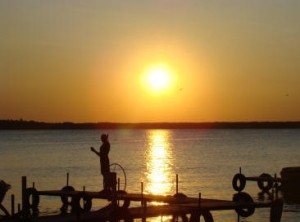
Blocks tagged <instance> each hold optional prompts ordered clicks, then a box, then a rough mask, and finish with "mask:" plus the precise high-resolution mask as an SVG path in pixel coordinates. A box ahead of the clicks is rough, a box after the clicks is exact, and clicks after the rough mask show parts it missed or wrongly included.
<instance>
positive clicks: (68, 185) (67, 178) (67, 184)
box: [67, 173, 69, 186]
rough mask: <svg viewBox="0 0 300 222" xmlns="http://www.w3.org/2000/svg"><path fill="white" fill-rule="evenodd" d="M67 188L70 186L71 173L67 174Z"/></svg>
mask: <svg viewBox="0 0 300 222" xmlns="http://www.w3.org/2000/svg"><path fill="white" fill-rule="evenodd" d="M67 186H69V173H67Z"/></svg>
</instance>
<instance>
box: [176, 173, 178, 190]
mask: <svg viewBox="0 0 300 222" xmlns="http://www.w3.org/2000/svg"><path fill="white" fill-rule="evenodd" d="M176 195H178V174H176Z"/></svg>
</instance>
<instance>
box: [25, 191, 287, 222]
mask: <svg viewBox="0 0 300 222" xmlns="http://www.w3.org/2000/svg"><path fill="white" fill-rule="evenodd" d="M28 195H35V197H34V196H32V197H31V198H29V197H28V198H27V199H28V200H29V199H32V201H34V199H35V198H36V197H37V196H38V197H39V196H43V195H44V196H57V197H61V198H62V197H65V198H70V200H69V202H68V203H69V204H70V205H72V207H73V208H75V211H72V212H73V213H69V214H62V215H58V216H44V217H35V218H33V219H34V220H33V221H35V222H44V221H45V222H51V221H58V222H72V221H118V220H124V221H133V220H134V219H145V218H149V217H157V216H164V215H170V216H173V217H180V218H181V219H182V221H184V222H188V221H190V222H196V221H199V218H200V217H203V218H204V221H206V222H213V221H214V219H213V216H212V214H211V211H220V210H234V211H236V212H237V214H238V215H241V216H242V217H248V216H250V215H252V214H253V213H254V211H255V209H256V208H271V211H272V205H273V204H274V202H273V201H265V202H254V201H253V200H252V198H251V197H250V196H249V195H248V194H246V193H243V192H240V193H237V194H236V195H235V196H234V199H233V200H218V199H206V198H201V195H199V198H193V197H187V196H185V195H183V194H180V193H179V194H176V195H173V196H171V195H168V196H165V195H153V194H143V193H126V192H124V191H116V192H112V193H101V192H90V191H65V190H48V191H36V192H34V193H33V192H32V189H31V191H30V194H28ZM81 199H82V200H84V201H88V202H89V208H85V206H80V204H79V201H80V200H81ZM93 199H106V200H109V201H111V204H109V205H108V206H106V207H104V208H102V209H100V210H97V211H90V209H91V203H92V200H93ZM84 201H83V202H84ZM119 201H123V205H121V204H119ZM133 201H134V202H140V203H141V205H140V206H139V207H129V205H130V203H131V202H133ZM276 201H277V200H276ZM276 201H275V202H276ZM151 202H156V203H161V204H163V205H150V204H149V203H151ZM85 203H86V202H84V204H85ZM27 204H28V206H29V207H32V206H33V205H32V203H27ZM37 204H38V203H37ZM64 204H65V203H63V205H64ZM277 205H278V204H277ZM277 205H276V206H277ZM276 206H275V207H276ZM34 207H37V206H34ZM273 211H274V210H273ZM276 211H279V212H280V211H282V206H281V210H280V209H279V210H278V209H276ZM280 216H281V215H280ZM279 221H280V220H279ZM271 222H278V220H271Z"/></svg>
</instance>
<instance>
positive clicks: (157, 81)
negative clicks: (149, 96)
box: [143, 65, 173, 93]
mask: <svg viewBox="0 0 300 222" xmlns="http://www.w3.org/2000/svg"><path fill="white" fill-rule="evenodd" d="M172 75H173V74H172V72H171V70H170V69H169V68H168V67H167V66H166V65H154V66H151V67H149V68H147V69H146V70H145V73H144V76H143V85H144V87H145V88H146V89H148V90H149V91H151V92H152V93H158V92H165V91H168V90H169V89H170V88H171V85H172V78H173V76H172Z"/></svg>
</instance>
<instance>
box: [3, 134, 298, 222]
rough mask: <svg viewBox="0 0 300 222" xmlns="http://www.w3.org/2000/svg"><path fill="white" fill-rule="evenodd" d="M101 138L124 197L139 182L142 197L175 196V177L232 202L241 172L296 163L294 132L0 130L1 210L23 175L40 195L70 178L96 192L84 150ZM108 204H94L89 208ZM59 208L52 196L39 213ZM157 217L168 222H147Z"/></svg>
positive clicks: (229, 215)
mask: <svg viewBox="0 0 300 222" xmlns="http://www.w3.org/2000/svg"><path fill="white" fill-rule="evenodd" d="M100 133H108V134H109V135H110V143H111V152H110V160H111V163H118V164H120V165H121V166H122V167H123V168H124V169H125V172H126V178H127V180H126V182H127V187H126V190H127V191H128V192H140V187H141V182H143V183H144V190H145V192H146V193H155V194H174V193H175V189H176V188H175V181H176V174H178V175H179V192H182V193H184V194H186V195H189V196H193V197H198V194H199V192H201V195H202V197H203V198H219V199H226V200H231V199H232V195H233V194H234V190H233V188H232V185H231V181H232V178H233V176H234V174H236V173H237V172H238V171H239V167H242V172H243V173H244V174H245V175H246V176H258V175H260V174H261V173H270V174H272V175H273V174H275V173H276V174H278V175H279V173H280V171H281V169H282V168H283V167H287V166H299V165H300V130H285V129H282V130H278V129H277V130H212V129H210V130H101V131H98V130H44V131H42V130H40V131H0V153H1V155H0V179H3V180H5V181H6V182H7V183H10V184H11V185H12V189H11V190H10V191H9V192H8V193H7V196H6V199H5V200H4V205H5V206H7V208H8V209H9V207H8V206H9V205H10V201H9V196H10V195H11V194H15V195H16V202H17V203H20V202H21V200H20V197H21V194H20V193H21V177H22V176H27V180H28V184H29V186H31V184H32V183H33V182H34V183H35V187H36V188H37V189H38V190H55V189H61V188H62V187H64V186H65V185H66V174H67V173H69V174H70V180H69V183H70V185H72V186H73V187H74V188H75V189H77V190H82V189H83V186H85V189H86V190H90V191H99V190H101V189H102V177H101V175H100V170H99V159H98V158H97V156H96V155H95V154H93V153H92V152H91V151H90V146H94V147H99V145H100V142H99V137H100ZM116 170H119V169H118V168H116ZM119 174H120V175H121V176H120V180H121V186H125V180H124V177H123V176H122V174H121V171H120V173H119ZM246 192H248V193H249V194H251V196H253V198H255V199H258V192H259V189H258V188H257V185H256V183H254V182H252V183H251V182H248V183H247V185H246ZM266 198H267V197H266ZM106 204H107V202H105V201H93V209H99V208H100V207H101V206H103V205H106ZM60 206H61V203H60V200H59V198H57V197H42V198H41V202H40V211H41V212H42V213H46V214H51V213H58V212H59V208H60ZM212 213H213V216H214V219H215V221H216V222H219V221H222V222H232V221H236V218H237V216H236V214H235V212H234V211H231V210H230V211H223V212H215V211H214V212H212ZM299 218H300V206H299V205H297V204H287V203H285V205H284V213H283V218H282V221H283V222H296V221H299ZM161 220H163V221H168V220H169V218H156V219H153V220H152V221H161ZM243 221H247V222H254V221H255V222H267V221H269V209H257V210H256V211H255V213H254V215H252V216H251V217H248V218H247V219H244V220H243Z"/></svg>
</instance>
